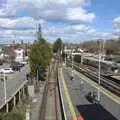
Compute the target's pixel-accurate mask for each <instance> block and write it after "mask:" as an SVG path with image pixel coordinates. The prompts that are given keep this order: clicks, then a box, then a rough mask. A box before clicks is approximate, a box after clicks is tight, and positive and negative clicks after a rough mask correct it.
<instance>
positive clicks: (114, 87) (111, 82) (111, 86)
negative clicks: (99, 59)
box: [67, 62, 120, 97]
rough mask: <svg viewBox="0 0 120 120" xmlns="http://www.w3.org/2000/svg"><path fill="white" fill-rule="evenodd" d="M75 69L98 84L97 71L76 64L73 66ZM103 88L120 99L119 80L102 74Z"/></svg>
mask: <svg viewBox="0 0 120 120" xmlns="http://www.w3.org/2000/svg"><path fill="white" fill-rule="evenodd" d="M67 65H69V66H71V63H70V62H69V63H68V62H67ZM73 67H74V69H75V70H77V71H78V72H80V73H82V74H84V75H85V76H87V77H88V78H90V79H91V80H93V81H94V82H96V83H98V72H97V71H95V70H93V71H92V70H91V69H89V68H88V67H87V68H86V67H82V66H79V65H78V64H76V63H74V65H73ZM100 80H101V84H100V85H101V86H103V87H104V88H106V89H107V90H109V91H110V92H112V93H114V94H115V95H117V96H118V97H120V81H119V80H117V79H114V78H112V77H109V76H104V75H102V74H101V79H100Z"/></svg>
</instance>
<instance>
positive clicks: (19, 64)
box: [10, 62, 24, 71]
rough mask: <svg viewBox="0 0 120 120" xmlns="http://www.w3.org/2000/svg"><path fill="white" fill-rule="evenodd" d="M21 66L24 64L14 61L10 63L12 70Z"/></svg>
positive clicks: (17, 69)
mask: <svg viewBox="0 0 120 120" xmlns="http://www.w3.org/2000/svg"><path fill="white" fill-rule="evenodd" d="M23 66H24V64H22V63H19V62H14V63H12V64H11V65H10V68H12V70H14V71H19V70H20V69H21V68H22V67H23Z"/></svg>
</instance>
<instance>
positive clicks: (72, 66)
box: [72, 50, 74, 77]
mask: <svg viewBox="0 0 120 120" xmlns="http://www.w3.org/2000/svg"><path fill="white" fill-rule="evenodd" d="M73 58H74V56H73V50H72V77H73Z"/></svg>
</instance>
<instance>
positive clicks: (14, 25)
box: [0, 17, 45, 29]
mask: <svg viewBox="0 0 120 120" xmlns="http://www.w3.org/2000/svg"><path fill="white" fill-rule="evenodd" d="M38 23H41V25H44V24H45V21H44V20H34V19H33V18H32V17H20V18H16V19H9V18H0V27H2V28H6V29H10V28H11V29H35V28H37V26H38Z"/></svg>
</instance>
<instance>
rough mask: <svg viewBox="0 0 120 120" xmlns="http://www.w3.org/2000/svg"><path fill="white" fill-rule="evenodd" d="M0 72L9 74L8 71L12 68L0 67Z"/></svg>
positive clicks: (11, 71) (10, 71)
mask: <svg viewBox="0 0 120 120" xmlns="http://www.w3.org/2000/svg"><path fill="white" fill-rule="evenodd" d="M0 73H2V74H4V73H5V74H9V73H13V70H12V68H3V69H0Z"/></svg>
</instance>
